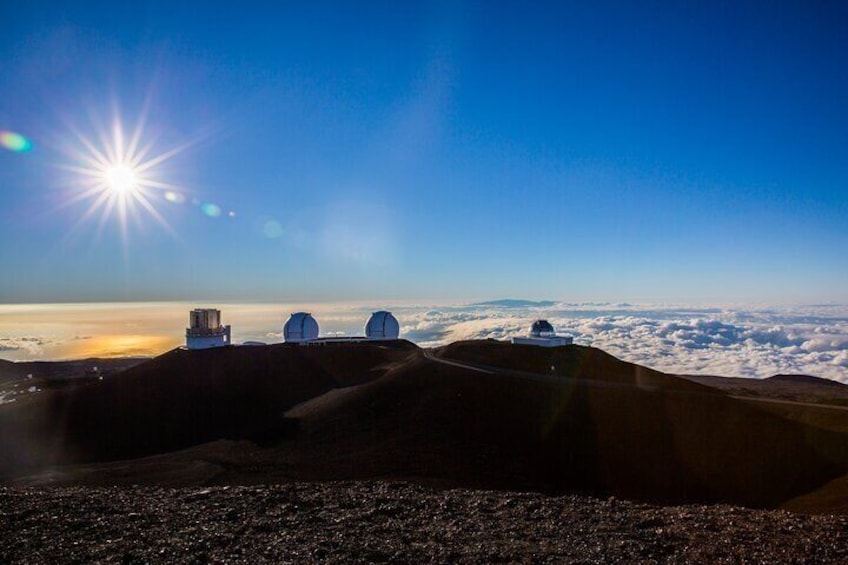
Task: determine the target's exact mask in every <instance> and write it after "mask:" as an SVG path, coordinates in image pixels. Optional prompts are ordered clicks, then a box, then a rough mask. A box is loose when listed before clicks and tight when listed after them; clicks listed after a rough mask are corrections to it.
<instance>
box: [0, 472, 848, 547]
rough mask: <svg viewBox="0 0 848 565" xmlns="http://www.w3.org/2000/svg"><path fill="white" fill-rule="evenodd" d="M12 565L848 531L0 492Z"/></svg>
mask: <svg viewBox="0 0 848 565" xmlns="http://www.w3.org/2000/svg"><path fill="white" fill-rule="evenodd" d="M0 509H2V510H0V533H2V535H0V540H2V541H0V562H4V563H6V562H11V563H90V562H103V563H149V562H169V563H199V562H218V563H310V562H319V561H320V562H328V563H356V562H369V563H373V562H395V563H423V562H435V563H460V562H461V563H487V564H488V563H522V562H523V563H612V562H631V563H632V562H638V563H658V562H661V563H693V562H696V563H740V562H745V563H839V562H846V561H848V517H844V516H842V517H827V516H804V515H799V514H791V513H788V512H782V511H755V510H747V509H742V508H736V507H730V506H723V505H712V506H702V505H698V506H696V505H689V506H668V507H658V506H651V505H646V504H638V503H634V502H627V501H621V500H616V499H596V498H590V497H583V496H577V495H568V496H557V497H551V496H545V495H542V494H534V493H515V492H492V491H481V490H461V489H455V490H446V491H440V490H432V489H428V488H424V487H420V486H415V485H409V484H404V483H375V482H356V483H351V482H343V483H296V484H289V485H274V486H255V487H212V488H182V489H171V488H156V487H124V488H114V487H113V488H79V487H77V488H53V489H36V490H29V489H27V490H14V489H0Z"/></svg>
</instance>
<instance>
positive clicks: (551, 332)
mask: <svg viewBox="0 0 848 565" xmlns="http://www.w3.org/2000/svg"><path fill="white" fill-rule="evenodd" d="M573 342H574V340H573V339H572V338H570V337H567V336H561V335H557V334H556V330H555V329H554V327H553V326H552V325H551V324H550V322H548V321H547V320H536V321H535V322H533V325H532V326H530V335H528V336H527V337H514V338H512V343H514V344H517V345H538V346H539V347H560V346H562V345H571V344H572V343H573Z"/></svg>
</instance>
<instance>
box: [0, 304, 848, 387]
mask: <svg viewBox="0 0 848 565" xmlns="http://www.w3.org/2000/svg"><path fill="white" fill-rule="evenodd" d="M196 306H197V305H194V304H187V303H162V304H141V303H132V304H108V305H91V304H86V305H66V306H62V305H46V306H45V305H39V306H6V307H5V309H4V307H0V357H2V358H5V359H14V360H28V359H59V358H80V357H86V356H96V355H104V354H106V355H119V354H130V353H129V352H131V353H132V354H148V355H157V354H160V353H163V352H164V351H167V350H168V349H170V348H172V347H175V346H177V345H179V344H181V343H182V342H183V339H184V337H183V336H184V333H183V332H184V331H185V325H184V324H185V318H186V313H187V312H188V311H189V310H190V309H191V308H192V307H196ZM203 306H208V305H206V304H203ZM218 307H220V308H221V310H222V314H223V318H224V323H227V324H232V326H233V340H234V342H236V343H240V342H242V341H247V340H255V341H263V342H267V343H276V342H279V341H281V336H280V333H279V332H280V330H281V328H282V324H283V323H284V322H285V320H286V318H287V317H288V314H289V313H290V312H295V311H298V310H302V309H305V310H306V311H310V312H313V314H314V315H315V317H316V318H317V319H318V322H319V324H320V326H321V333H322V335H332V334H335V333H340V334H342V335H363V326H364V325H365V322H366V320H367V319H368V316H369V315H370V314H371V312H373V311H376V310H381V309H389V310H392V311H393V312H394V314H395V316H396V317H397V318H398V320H399V321H400V323H401V336H402V337H405V338H406V339H409V340H411V341H414V342H416V343H418V344H419V345H421V346H423V347H432V346H436V345H441V344H444V343H449V342H451V341H456V340H461V339H486V338H494V339H509V338H511V337H513V336H517V335H523V334H525V333H526V332H527V330H528V328H529V327H530V324H531V323H532V322H533V320H535V319H538V318H545V319H547V320H549V321H550V322H551V323H552V324H554V326H555V327H556V328H557V330H558V331H559V332H560V333H562V334H567V335H571V336H573V337H574V341H575V343H578V344H581V345H591V346H593V347H598V348H601V349H603V350H605V351H607V352H609V353H611V354H613V355H615V356H617V357H619V358H621V359H624V360H626V361H630V362H634V363H639V364H641V365H646V366H648V367H652V368H655V369H659V370H661V371H666V372H669V373H677V374H700V375H723V376H732V377H755V378H762V377H769V376H772V375H775V374H778V373H795V374H808V375H815V376H819V377H825V378H830V379H835V380H838V381H842V382H846V383H848V306H835V305H819V306H805V307H792V308H789V307H782V308H765V307H757V308H754V307H746V306H726V307H710V308H701V307H691V306H681V305H672V306H669V305H661V306H657V305H634V304H626V303H566V302H560V303H556V302H528V301H522V300H505V301H495V302H489V303H481V304H469V305H394V306H393V305H391V304H386V303H380V304H369V305H363V304H350V303H342V304H220V305H218ZM80 332H83V333H82V335H81V333H80Z"/></svg>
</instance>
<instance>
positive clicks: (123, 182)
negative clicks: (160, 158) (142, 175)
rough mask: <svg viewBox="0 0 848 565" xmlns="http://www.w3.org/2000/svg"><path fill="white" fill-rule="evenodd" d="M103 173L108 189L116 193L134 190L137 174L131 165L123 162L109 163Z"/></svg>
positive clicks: (122, 193) (121, 193) (120, 193)
mask: <svg viewBox="0 0 848 565" xmlns="http://www.w3.org/2000/svg"><path fill="white" fill-rule="evenodd" d="M103 175H104V177H105V179H106V183H107V185H108V187H109V190H110V191H112V192H113V193H115V194H118V195H125V194H127V193H129V192H132V191H134V190H135V189H136V187H137V184H138V174H137V173H136V172H135V170H134V169H133V168H132V167H130V166H129V165H125V164H123V163H118V164H115V165H111V166H110V167H109V168H108V169H106V170H105V171H104V173H103Z"/></svg>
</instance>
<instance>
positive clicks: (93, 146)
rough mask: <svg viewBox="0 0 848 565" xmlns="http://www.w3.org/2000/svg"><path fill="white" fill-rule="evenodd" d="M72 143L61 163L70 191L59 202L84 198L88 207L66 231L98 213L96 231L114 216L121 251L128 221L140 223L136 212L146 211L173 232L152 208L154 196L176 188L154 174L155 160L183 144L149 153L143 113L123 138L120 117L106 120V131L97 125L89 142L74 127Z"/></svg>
mask: <svg viewBox="0 0 848 565" xmlns="http://www.w3.org/2000/svg"><path fill="white" fill-rule="evenodd" d="M74 133H75V135H76V140H77V142H78V144H76V145H75V146H73V147H71V148H70V149H69V150H68V154H69V155H70V157H71V158H72V159H73V160H74V161H75V162H76V163H75V164H73V165H66V166H62V168H63V169H65V170H67V171H69V172H71V173H73V174H74V175H75V178H74V181H73V183H72V187H73V190H74V193H73V194H72V195H71V196H70V197H69V198H67V199H66V200H65V201H64V202H63V206H69V205H71V204H74V203H76V202H80V201H88V202H89V203H90V204H89V206H88V209H87V210H85V212H83V214H82V215H81V216H80V217H79V219H78V220H77V222H76V224H74V226H73V227H72V229H71V231H72V232H73V231H75V230H77V229H79V228H80V227H81V226H82V225H84V224H85V223H86V222H87V221H88V220H90V219H91V218H92V217H93V216H94V215H95V214H98V213H99V221H98V234H99V232H100V230H102V228H103V226H104V224H106V222H107V221H109V220H112V219H115V218H116V219H117V222H118V225H119V228H120V231H121V235H122V239H123V243H124V249H125V251H126V247H127V231H128V224H129V223H130V220H131V219H132V221H133V223H135V224H137V225H141V216H142V215H144V214H146V215H148V216H150V217H152V218H153V219H154V220H155V221H156V223H158V224H159V225H160V226H161V227H162V228H164V229H165V230H166V231H168V232H169V233H171V234H172V235H174V236H176V233H175V232H174V230H173V228H172V227H171V226H170V225H169V224H168V223H167V221H165V218H164V217H163V216H162V214H161V213H160V212H159V210H157V209H156V206H155V201H156V200H158V199H160V198H161V199H163V200H165V199H168V194H176V193H177V192H175V191H178V190H179V188H178V187H176V186H174V185H171V184H168V183H166V182H163V181H162V180H160V179H159V178H157V177H158V175H157V173H160V172H161V171H159V170H157V169H159V168H160V166H161V165H162V164H163V163H165V162H166V161H168V160H169V159H171V158H172V157H174V156H175V155H177V154H179V153H180V152H182V151H183V150H184V149H186V148H187V146H188V145H184V146H180V147H177V148H175V149H171V150H170V151H166V152H164V153H159V154H153V153H152V149H153V147H152V145H153V144H152V143H151V142H143V139H142V138H143V136H144V117H143V116H142V118H141V119H140V120H139V122H138V124H137V126H136V127H135V129H134V130H133V133H132V135H131V136H130V137H129V139H127V138H125V136H124V128H123V124H122V123H121V120H119V119H117V118H116V119H115V120H114V121H113V123H112V128H111V135H108V134H107V133H106V132H103V131H98V132H96V133H97V140H98V141H99V143H95V142H94V141H92V140H91V139H89V138H88V137H86V136H84V135H83V134H81V133H80V132H78V131H74Z"/></svg>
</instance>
